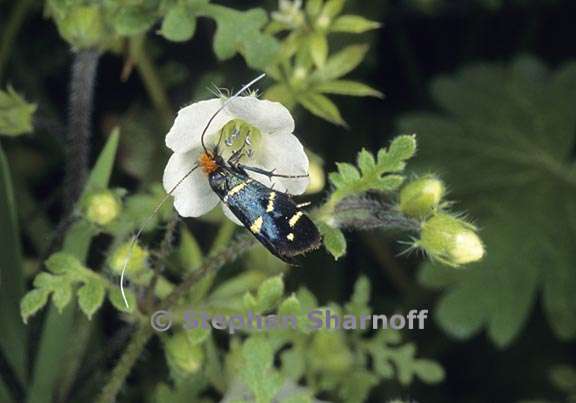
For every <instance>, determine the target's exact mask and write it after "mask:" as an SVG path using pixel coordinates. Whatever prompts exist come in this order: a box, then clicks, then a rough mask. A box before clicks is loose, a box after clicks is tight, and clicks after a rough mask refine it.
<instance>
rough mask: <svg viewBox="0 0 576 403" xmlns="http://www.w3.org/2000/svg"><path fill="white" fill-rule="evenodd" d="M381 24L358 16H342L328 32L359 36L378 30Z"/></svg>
mask: <svg viewBox="0 0 576 403" xmlns="http://www.w3.org/2000/svg"><path fill="white" fill-rule="evenodd" d="M380 26H381V24H380V23H379V22H376V21H371V20H368V19H366V18H364V17H362V16H360V15H342V16H340V17H338V18H336V20H335V21H334V22H333V23H332V25H331V26H330V31H332V32H347V33H351V34H361V33H363V32H366V31H370V30H372V29H377V28H380Z"/></svg>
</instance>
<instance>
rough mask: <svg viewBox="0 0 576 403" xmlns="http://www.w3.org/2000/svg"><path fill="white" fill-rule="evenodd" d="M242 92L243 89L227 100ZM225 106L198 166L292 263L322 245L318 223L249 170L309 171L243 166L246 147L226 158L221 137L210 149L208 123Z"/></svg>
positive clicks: (228, 202)
mask: <svg viewBox="0 0 576 403" xmlns="http://www.w3.org/2000/svg"><path fill="white" fill-rule="evenodd" d="M261 77H262V76H260V78H261ZM260 78H257V80H258V79H260ZM249 85H250V84H249ZM241 92H242V90H241V91H240V92H239V93H237V94H235V95H234V96H233V97H232V98H229V99H228V100H227V102H230V101H231V100H232V99H233V98H235V97H236V96H238V94H240V93H241ZM225 105H226V103H225V104H224V105H222V107H221V108H220V109H219V110H218V111H216V112H215V113H214V115H213V116H212V117H211V119H210V120H209V121H208V123H207V125H206V127H205V129H204V131H203V132H202V137H201V142H202V147H203V149H204V153H203V154H202V155H201V156H200V159H199V162H198V166H199V167H200V168H201V169H202V170H203V171H204V173H206V175H208V182H209V184H210V187H211V188H212V190H213V191H214V193H216V194H217V195H218V197H219V198H220V200H222V202H223V203H224V204H226V206H228V208H229V209H230V210H231V211H232V213H233V214H234V215H235V216H236V218H238V220H239V221H240V222H241V223H242V224H243V225H244V227H245V228H247V229H248V230H249V231H250V232H251V233H252V234H253V235H254V236H255V237H256V239H258V241H260V243H261V244H262V245H264V246H265V247H266V248H267V249H268V250H269V251H270V252H271V253H272V254H274V255H275V256H277V257H278V258H280V259H282V260H284V261H286V262H291V259H292V258H293V257H294V256H297V255H300V254H303V253H306V252H308V251H310V250H312V249H316V248H318V247H319V246H320V233H319V232H318V229H317V228H316V225H315V224H314V222H313V221H312V220H311V219H310V217H308V216H307V215H306V213H304V211H302V209H301V208H300V206H299V205H297V204H296V203H294V201H293V200H292V198H291V197H290V195H289V194H287V193H284V192H280V191H277V190H274V189H272V188H269V187H268V186H266V185H264V184H263V183H261V182H259V181H257V180H256V179H253V178H251V177H250V176H249V175H248V172H247V171H252V172H256V173H259V174H262V175H265V176H267V177H268V178H272V177H282V178H302V177H307V176H308V175H307V174H306V175H283V174H277V173H275V172H274V171H266V170H263V169H260V168H256V167H250V166H246V165H243V164H241V163H240V162H239V161H240V159H241V157H242V156H243V154H244V151H243V148H240V149H239V150H237V151H236V152H234V153H233V154H232V155H231V156H230V158H228V159H227V160H224V158H223V157H222V155H221V154H220V153H219V145H220V142H221V141H220V140H221V138H220V139H219V141H218V143H217V144H216V146H215V147H214V148H213V149H212V150H211V151H210V150H208V149H207V148H206V146H205V144H204V136H205V134H206V131H207V129H208V126H209V125H210V122H211V121H212V120H213V119H214V118H215V117H216V115H217V114H218V113H219V112H220V111H221V110H222V109H223V107H224V106H225Z"/></svg>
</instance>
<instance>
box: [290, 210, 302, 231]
mask: <svg viewBox="0 0 576 403" xmlns="http://www.w3.org/2000/svg"><path fill="white" fill-rule="evenodd" d="M303 214H304V213H302V212H301V211H299V212H297V213H296V214H294V215H293V216H292V217H290V220H289V221H288V225H290V227H291V228H292V227H293V226H295V225H296V223H297V222H298V220H299V219H300V217H302V215H303Z"/></svg>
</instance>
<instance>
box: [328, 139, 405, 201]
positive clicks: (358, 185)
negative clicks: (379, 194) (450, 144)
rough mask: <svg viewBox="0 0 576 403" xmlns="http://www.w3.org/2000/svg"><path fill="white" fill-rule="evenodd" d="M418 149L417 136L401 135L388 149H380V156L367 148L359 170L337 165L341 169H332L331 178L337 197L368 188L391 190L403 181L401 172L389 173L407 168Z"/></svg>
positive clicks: (365, 190)
mask: <svg viewBox="0 0 576 403" xmlns="http://www.w3.org/2000/svg"><path fill="white" fill-rule="evenodd" d="M415 152H416V138H415V136H406V135H403V136H398V137H396V138H395V139H394V140H393V141H392V143H391V144H390V147H389V148H388V149H384V148H383V149H381V150H380V151H379V152H378V156H377V158H374V156H373V155H372V154H370V153H369V152H368V151H366V150H362V151H360V153H359V154H358V163H359V164H360V170H361V172H359V171H358V170H357V169H356V168H355V167H354V166H353V165H351V164H342V163H339V164H337V165H338V172H332V173H330V174H329V176H328V178H329V179H330V182H332V184H333V185H334V186H335V187H336V192H335V193H334V194H333V196H334V198H335V199H336V200H337V201H338V200H341V199H342V198H344V197H346V196H348V195H351V194H358V193H364V192H367V191H369V190H380V191H392V190H395V189H397V188H398V187H399V186H400V185H401V184H402V182H403V180H404V178H403V177H402V176H401V175H386V174H388V173H391V172H399V171H402V170H403V169H404V166H405V161H406V160H407V159H409V158H411V157H412V156H413V155H414V153H415Z"/></svg>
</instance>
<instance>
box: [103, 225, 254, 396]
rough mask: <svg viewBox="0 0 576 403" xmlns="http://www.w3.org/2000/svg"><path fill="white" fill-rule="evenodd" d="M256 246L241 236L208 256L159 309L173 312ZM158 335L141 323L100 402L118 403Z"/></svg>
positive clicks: (246, 235) (252, 240) (248, 236)
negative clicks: (207, 280) (202, 284)
mask: <svg viewBox="0 0 576 403" xmlns="http://www.w3.org/2000/svg"><path fill="white" fill-rule="evenodd" d="M252 245H254V238H253V237H252V236H251V235H248V234H244V235H241V236H239V237H238V238H237V239H236V240H234V241H233V242H231V244H230V245H229V246H228V247H227V248H226V249H224V250H222V251H221V252H218V253H217V254H215V255H213V256H211V257H208V258H207V259H206V260H205V261H204V263H203V264H202V265H201V266H200V267H199V268H198V269H197V270H194V271H193V272H192V273H191V274H189V275H188V277H186V278H185V279H184V281H183V282H182V283H180V284H179V285H178V286H177V287H176V288H175V289H174V290H173V291H172V292H171V293H170V294H169V295H168V296H167V297H166V298H165V299H164V300H163V301H161V302H160V304H159V307H158V308H159V309H169V308H171V307H173V306H174V305H175V304H176V303H177V302H178V300H179V299H180V298H181V297H183V296H184V295H186V293H188V292H189V291H190V289H191V288H192V286H194V284H196V282H197V281H198V280H199V279H200V278H202V277H203V276H205V275H206V274H208V273H211V272H215V271H216V270H218V269H220V268H221V267H222V266H224V265H225V264H226V263H229V262H232V261H234V260H235V259H236V258H238V257H239V256H240V255H242V254H243V253H244V252H246V251H248V250H249V249H250V246H252ZM153 335H154V330H153V328H152V327H151V326H150V324H149V323H145V322H141V323H140V324H139V325H138V329H137V330H136V333H134V336H132V339H131V340H130V343H129V344H128V347H126V350H125V351H124V353H123V354H122V357H120V361H118V364H116V367H114V369H113V370H112V374H111V375H110V380H109V381H108V383H107V384H106V385H105V386H104V389H102V393H101V394H100V397H99V398H98V400H96V403H109V402H114V401H115V399H116V396H117V395H118V392H119V391H120V388H121V387H122V385H123V384H124V381H125V380H126V377H127V376H128V374H129V373H130V371H131V370H132V367H133V366H134V364H135V363H136V360H137V359H138V357H139V356H140V354H141V353H142V350H143V349H144V347H145V346H146V343H148V340H150V338H151V337H152V336H153Z"/></svg>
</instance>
